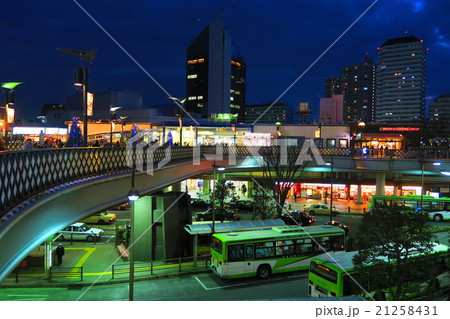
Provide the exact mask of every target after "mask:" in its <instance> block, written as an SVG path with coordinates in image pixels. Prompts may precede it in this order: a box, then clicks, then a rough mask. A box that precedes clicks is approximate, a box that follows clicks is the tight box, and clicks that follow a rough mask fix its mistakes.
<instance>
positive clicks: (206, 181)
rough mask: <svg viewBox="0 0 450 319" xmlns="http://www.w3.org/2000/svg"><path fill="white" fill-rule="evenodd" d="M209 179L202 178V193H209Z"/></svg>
mask: <svg viewBox="0 0 450 319" xmlns="http://www.w3.org/2000/svg"><path fill="white" fill-rule="evenodd" d="M210 184H211V180H209V179H204V180H203V195H209V194H210V193H211V187H210Z"/></svg>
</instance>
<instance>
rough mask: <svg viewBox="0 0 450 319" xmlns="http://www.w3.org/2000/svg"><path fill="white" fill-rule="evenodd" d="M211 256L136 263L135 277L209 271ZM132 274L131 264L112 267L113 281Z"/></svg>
mask: <svg viewBox="0 0 450 319" xmlns="http://www.w3.org/2000/svg"><path fill="white" fill-rule="evenodd" d="M210 259H211V256H198V257H197V258H196V260H195V261H194V258H193V257H184V258H181V257H180V258H174V259H167V260H166V261H150V262H135V263H134V277H135V278H149V277H152V276H158V275H167V274H173V273H182V272H186V273H187V272H191V271H193V270H194V269H209V262H210ZM129 274H130V264H129V263H120V264H114V265H112V270H111V279H118V278H126V277H128V276H129Z"/></svg>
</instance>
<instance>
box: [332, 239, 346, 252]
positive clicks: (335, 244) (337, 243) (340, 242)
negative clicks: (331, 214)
mask: <svg viewBox="0 0 450 319" xmlns="http://www.w3.org/2000/svg"><path fill="white" fill-rule="evenodd" d="M343 249H344V236H334V237H331V238H330V250H332V251H335V250H343Z"/></svg>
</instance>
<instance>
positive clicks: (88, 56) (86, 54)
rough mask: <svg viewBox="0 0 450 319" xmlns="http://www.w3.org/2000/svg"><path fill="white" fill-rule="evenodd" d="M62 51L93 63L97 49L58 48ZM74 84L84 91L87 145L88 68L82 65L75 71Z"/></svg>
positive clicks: (84, 129)
mask: <svg viewBox="0 0 450 319" xmlns="http://www.w3.org/2000/svg"><path fill="white" fill-rule="evenodd" d="M58 50H59V51H61V52H65V53H70V54H74V55H77V56H79V57H80V60H81V62H82V61H83V59H85V60H87V61H89V62H91V63H92V61H94V57H95V54H96V53H97V50H91V51H78V50H73V49H58ZM74 85H75V86H78V87H82V91H83V145H84V146H85V147H86V146H87V136H88V124H87V120H88V109H87V108H88V98H87V94H88V68H85V67H81V68H78V69H77V71H76V73H75V81H74Z"/></svg>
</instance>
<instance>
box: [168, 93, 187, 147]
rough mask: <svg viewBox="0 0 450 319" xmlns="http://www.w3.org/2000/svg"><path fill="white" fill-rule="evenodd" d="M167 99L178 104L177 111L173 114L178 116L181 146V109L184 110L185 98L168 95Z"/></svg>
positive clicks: (181, 144) (181, 143)
mask: <svg viewBox="0 0 450 319" xmlns="http://www.w3.org/2000/svg"><path fill="white" fill-rule="evenodd" d="M169 99H171V100H172V101H174V102H175V104H176V105H178V109H177V112H176V114H175V116H178V122H179V124H180V146H183V118H182V117H181V111H182V110H183V111H184V107H183V106H184V102H186V99H182V100H180V99H179V98H176V97H172V96H169Z"/></svg>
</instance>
